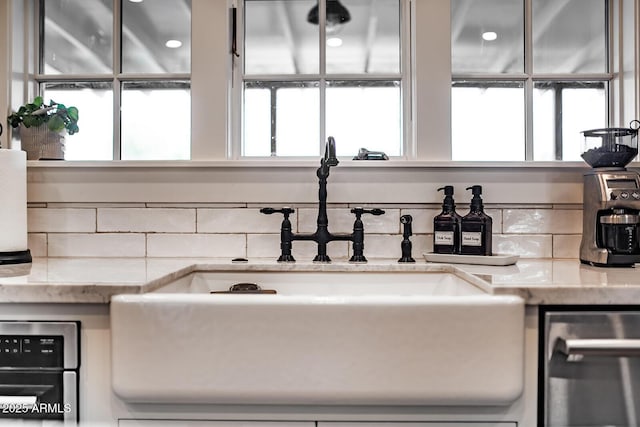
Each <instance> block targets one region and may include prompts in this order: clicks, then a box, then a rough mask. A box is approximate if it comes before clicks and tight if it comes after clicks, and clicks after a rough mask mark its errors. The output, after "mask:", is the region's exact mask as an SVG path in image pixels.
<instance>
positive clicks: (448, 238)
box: [433, 231, 455, 246]
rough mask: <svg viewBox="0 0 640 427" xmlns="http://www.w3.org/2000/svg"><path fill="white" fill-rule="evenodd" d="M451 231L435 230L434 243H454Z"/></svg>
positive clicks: (450, 244)
mask: <svg viewBox="0 0 640 427" xmlns="http://www.w3.org/2000/svg"><path fill="white" fill-rule="evenodd" d="M453 236H454V233H453V231H436V232H435V233H434V236H433V243H434V244H436V245H448V246H453V244H454V242H455V241H454V237H453Z"/></svg>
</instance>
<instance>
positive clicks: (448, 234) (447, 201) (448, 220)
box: [433, 185, 462, 254]
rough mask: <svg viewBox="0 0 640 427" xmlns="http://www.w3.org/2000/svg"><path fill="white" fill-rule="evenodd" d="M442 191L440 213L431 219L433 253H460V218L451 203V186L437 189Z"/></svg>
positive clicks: (453, 204) (454, 205) (452, 202)
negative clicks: (442, 199) (442, 197)
mask: <svg viewBox="0 0 640 427" xmlns="http://www.w3.org/2000/svg"><path fill="white" fill-rule="evenodd" d="M440 190H444V201H443V202H442V212H440V214H439V215H436V216H435V218H433V252H435V253H437V254H458V253H460V224H461V222H462V218H461V217H460V215H458V213H456V204H455V203H454V201H453V186H452V185H447V186H444V187H442V188H438V191H440Z"/></svg>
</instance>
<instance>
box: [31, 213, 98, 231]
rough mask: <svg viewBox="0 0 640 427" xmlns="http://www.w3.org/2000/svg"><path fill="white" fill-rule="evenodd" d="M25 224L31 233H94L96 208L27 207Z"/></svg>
mask: <svg viewBox="0 0 640 427" xmlns="http://www.w3.org/2000/svg"><path fill="white" fill-rule="evenodd" d="M27 224H28V225H27V227H28V230H29V232H31V233H37V232H43V233H47V232H51V233H95V231H96V210H95V209H77V208H60V209H57V208H28V209H27Z"/></svg>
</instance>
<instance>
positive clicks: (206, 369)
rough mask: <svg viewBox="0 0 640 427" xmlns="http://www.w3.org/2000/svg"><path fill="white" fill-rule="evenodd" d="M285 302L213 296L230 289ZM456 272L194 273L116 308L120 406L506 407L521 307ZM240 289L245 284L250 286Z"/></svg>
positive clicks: (515, 391)
mask: <svg viewBox="0 0 640 427" xmlns="http://www.w3.org/2000/svg"><path fill="white" fill-rule="evenodd" d="M239 283H240V284H245V283H249V284H256V285H258V286H260V288H262V289H263V290H273V291H275V292H276V293H275V294H274V293H250V292H232V293H213V294H212V293H210V292H211V291H216V292H218V291H228V290H229V288H230V287H231V286H233V285H234V284H239ZM477 284H478V283H472V281H470V280H467V278H464V277H462V276H458V275H457V274H455V273H451V272H446V271H442V272H421V273H413V272H411V273H409V272H402V273H398V272H394V273H382V272H342V273H337V272H274V271H252V272H237V271H236V272H232V271H230V272H196V273H192V274H190V275H188V276H185V277H182V278H179V279H177V280H175V281H173V282H171V283H169V284H168V285H166V286H164V287H162V288H160V289H158V290H157V291H155V292H152V293H147V294H142V295H118V296H115V297H114V298H113V299H112V303H111V328H112V329H111V330H112V351H113V354H112V365H113V366H112V375H113V388H114V390H115V392H116V393H117V394H118V395H119V396H120V397H121V398H122V399H123V400H125V401H129V402H147V403H204V404H304V405H313V404H318V405H508V404H510V403H512V402H513V401H514V400H516V399H517V398H518V397H519V395H520V394H521V392H522V388H523V370H524V368H523V365H524V354H523V351H524V302H523V300H522V299H521V298H519V297H516V296H494V295H489V294H487V293H485V292H484V291H483V290H482V289H481V288H480V287H478V286H476V285H477ZM241 288H243V289H244V288H247V287H246V286H245V285H242V286H241Z"/></svg>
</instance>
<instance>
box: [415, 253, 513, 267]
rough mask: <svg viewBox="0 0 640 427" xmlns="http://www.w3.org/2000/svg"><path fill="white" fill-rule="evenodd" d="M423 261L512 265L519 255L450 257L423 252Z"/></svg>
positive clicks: (450, 255)
mask: <svg viewBox="0 0 640 427" xmlns="http://www.w3.org/2000/svg"><path fill="white" fill-rule="evenodd" d="M422 255H424V259H426V260H427V262H440V263H445V264H477V265H513V264H515V263H516V262H517V261H518V258H520V256H519V255H511V254H494V255H491V256H482V255H452V254H436V253H433V252H425V253H423V254H422Z"/></svg>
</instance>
